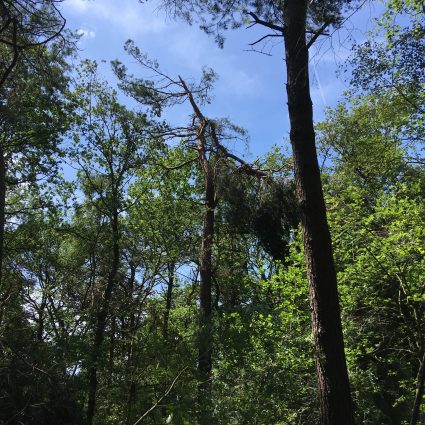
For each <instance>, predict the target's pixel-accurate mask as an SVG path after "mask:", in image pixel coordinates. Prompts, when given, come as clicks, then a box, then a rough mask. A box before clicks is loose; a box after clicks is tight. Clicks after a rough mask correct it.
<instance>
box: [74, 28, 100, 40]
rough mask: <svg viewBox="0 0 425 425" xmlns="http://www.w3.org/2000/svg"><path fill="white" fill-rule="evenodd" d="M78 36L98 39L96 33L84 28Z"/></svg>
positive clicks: (78, 32)
mask: <svg viewBox="0 0 425 425" xmlns="http://www.w3.org/2000/svg"><path fill="white" fill-rule="evenodd" d="M77 34H78V35H80V36H82V37H86V38H95V37H96V33H95V32H94V31H92V30H87V29H84V28H80V29H79V30H78V31H77Z"/></svg>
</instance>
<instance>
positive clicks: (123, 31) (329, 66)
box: [62, 0, 380, 159]
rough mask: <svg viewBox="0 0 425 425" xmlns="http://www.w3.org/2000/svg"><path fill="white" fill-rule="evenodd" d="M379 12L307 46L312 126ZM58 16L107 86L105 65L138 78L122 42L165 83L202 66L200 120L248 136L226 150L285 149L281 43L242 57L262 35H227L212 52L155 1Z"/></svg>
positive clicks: (335, 95) (84, 5)
mask: <svg viewBox="0 0 425 425" xmlns="http://www.w3.org/2000/svg"><path fill="white" fill-rule="evenodd" d="M379 9H380V7H379V5H376V4H372V5H367V6H366V7H365V8H364V9H363V10H362V11H361V12H359V13H357V14H356V15H354V16H353V17H352V18H350V19H349V20H348V21H347V22H346V24H345V29H344V30H340V31H338V32H335V33H333V35H332V37H326V38H324V39H322V41H320V42H318V43H317V45H316V46H313V49H312V51H311V60H310V68H311V69H310V74H311V80H312V88H311V93H312V99H313V104H314V113H315V119H316V120H320V119H322V118H323V111H324V108H325V107H326V106H333V105H335V104H336V102H337V101H338V100H340V99H341V98H342V93H343V91H344V90H346V89H347V88H348V86H347V84H346V83H345V82H344V80H343V78H339V77H337V75H336V71H337V69H338V67H339V66H340V65H341V64H343V63H344V60H346V58H347V57H348V55H349V52H350V50H349V49H350V46H351V44H352V41H354V40H356V41H357V42H361V41H362V40H363V39H364V38H365V33H366V31H368V30H370V29H371V28H373V17H374V16H376V15H377V13H378V12H379ZM62 10H63V14H64V16H65V17H66V19H67V21H68V28H70V29H73V30H79V31H80V32H81V33H82V35H83V36H82V38H81V40H80V42H79V48H80V52H79V56H80V58H81V59H83V58H89V59H95V60H97V61H99V62H100V61H102V60H105V61H106V63H103V64H102V65H101V74H102V75H103V76H104V77H105V78H107V79H109V80H110V81H111V83H113V76H112V73H111V71H110V66H109V61H111V60H114V59H119V60H121V61H122V62H123V63H125V64H126V65H127V66H128V67H129V68H130V70H131V71H132V72H134V73H135V74H136V75H137V74H138V73H141V72H142V70H141V69H140V68H138V67H137V65H136V64H134V63H133V62H134V61H132V59H131V58H130V57H129V56H128V55H127V54H126V53H125V52H124V50H123V45H124V42H125V41H126V40H127V39H132V40H134V41H135V43H136V44H137V45H138V47H139V48H140V49H141V50H142V51H143V52H144V53H147V54H148V55H149V57H150V58H155V59H157V60H158V61H159V63H160V66H161V68H162V69H163V70H164V71H166V72H167V73H168V74H170V75H182V76H183V78H185V79H188V80H189V79H191V78H197V77H198V76H199V75H200V74H201V69H202V67H203V66H208V67H211V68H213V69H214V71H216V72H217V74H218V76H219V79H218V81H217V83H216V86H215V90H214V99H213V102H212V103H211V105H208V106H207V107H206V108H205V112H206V114H207V115H208V116H210V117H228V118H230V119H231V121H232V122H234V123H235V124H238V125H240V126H242V127H244V128H246V129H247V130H248V133H249V135H250V142H249V146H248V147H246V146H244V145H241V144H239V145H237V146H233V147H232V148H233V149H234V151H235V152H237V153H238V154H240V155H244V156H246V157H247V158H248V159H252V158H254V157H255V156H257V155H262V154H264V153H266V152H267V151H268V150H270V148H271V147H272V146H273V145H279V146H283V145H285V146H288V144H287V139H288V134H289V121H288V116H287V110H286V98H285V80H286V75H285V72H284V68H285V64H284V61H283V45H282V42H281V41H280V42H278V43H276V45H275V46H274V48H273V50H272V51H271V54H272V56H266V55H262V54H259V53H253V52H247V51H246V50H247V49H249V46H248V44H249V43H250V42H252V41H255V40H256V39H258V38H259V37H260V36H261V35H264V34H265V32H264V30H263V29H261V28H258V29H255V28H254V29H249V30H246V29H243V28H242V29H238V30H235V31H229V32H228V33H227V34H226V43H225V46H224V49H219V48H218V47H217V45H216V44H215V43H214V41H213V39H212V38H211V37H208V36H207V35H206V34H204V33H203V32H202V31H201V30H199V29H198V27H196V26H189V25H188V24H186V23H184V22H180V21H174V20H173V19H171V18H170V17H167V16H166V14H165V12H164V11H163V10H161V9H160V8H159V2H156V1H150V2H148V3H145V4H141V3H139V1H138V0H65V1H64V3H63V7H62ZM267 51H268V50H267ZM188 114H190V109H189V107H187V108H179V109H177V110H175V111H173V112H171V113H169V114H168V115H167V118H169V119H170V120H172V121H173V122H175V123H184V122H186V117H187V115H188Z"/></svg>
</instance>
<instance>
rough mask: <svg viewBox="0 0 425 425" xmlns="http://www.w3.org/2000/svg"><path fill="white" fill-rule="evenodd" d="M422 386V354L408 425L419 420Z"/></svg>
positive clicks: (424, 377)
mask: <svg viewBox="0 0 425 425" xmlns="http://www.w3.org/2000/svg"><path fill="white" fill-rule="evenodd" d="M424 384H425V353H424V354H423V356H422V358H421V360H420V364H419V370H418V374H417V376H416V394H415V402H414V403H413V409H412V418H411V419H410V425H416V424H417V423H418V420H419V414H420V410H421V404H422V398H423V395H424Z"/></svg>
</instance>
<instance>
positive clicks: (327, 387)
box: [284, 0, 354, 425]
mask: <svg viewBox="0 0 425 425" xmlns="http://www.w3.org/2000/svg"><path fill="white" fill-rule="evenodd" d="M306 13H307V1H306V0H287V2H286V3H285V34H284V36H285V37H284V39H285V51H286V69H287V86H286V88H287V94H288V110H289V118H290V124H291V132H290V137H291V144H292V150H293V158H294V168H295V181H296V190H297V198H298V203H299V207H300V213H301V224H302V232H303V241H304V250H305V255H306V261H307V275H308V281H309V292H310V305H311V313H312V329H313V336H314V342H315V350H316V371H317V378H318V393H319V402H320V417H321V419H320V423H321V425H351V424H353V423H354V419H353V411H352V402H351V395H350V385H349V380H348V373H347V367H346V360H345V353H344V341H343V335H342V327H341V317H340V307H339V300H338V291H337V281H336V273H335V268H334V262H333V255H332V246H331V238H330V233H329V227H328V224H327V219H326V207H325V202H324V197H323V190H322V184H321V179H320V170H319V165H318V161H317V153H316V147H315V134H314V128H313V108H312V102H311V97H310V88H309V76H308V50H307V46H306V36H305V34H306Z"/></svg>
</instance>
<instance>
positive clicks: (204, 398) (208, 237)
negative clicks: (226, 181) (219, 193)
mask: <svg viewBox="0 0 425 425" xmlns="http://www.w3.org/2000/svg"><path fill="white" fill-rule="evenodd" d="M202 152H203V151H202ZM201 165H202V167H203V169H204V175H205V214H204V224H203V232H202V246H201V255H200V266H199V274H200V277H201V284H200V294H199V300H200V301H199V303H200V317H199V358H198V372H199V380H200V382H199V386H198V420H199V424H200V425H205V424H211V423H212V409H211V369H212V333H211V313H212V296H211V288H212V247H213V239H214V208H215V185H214V177H213V175H212V173H211V170H210V168H209V164H208V163H207V159H206V158H205V152H203V153H201Z"/></svg>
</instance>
